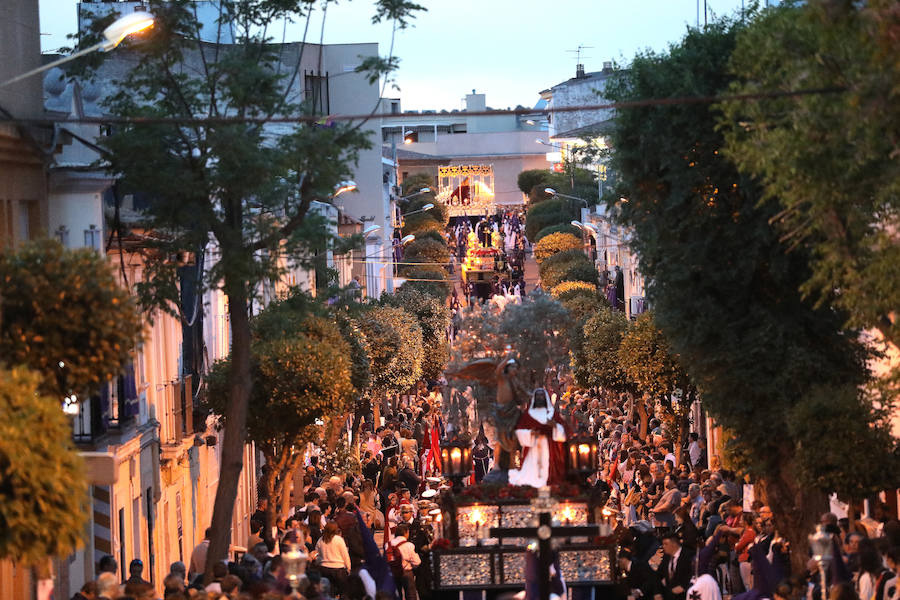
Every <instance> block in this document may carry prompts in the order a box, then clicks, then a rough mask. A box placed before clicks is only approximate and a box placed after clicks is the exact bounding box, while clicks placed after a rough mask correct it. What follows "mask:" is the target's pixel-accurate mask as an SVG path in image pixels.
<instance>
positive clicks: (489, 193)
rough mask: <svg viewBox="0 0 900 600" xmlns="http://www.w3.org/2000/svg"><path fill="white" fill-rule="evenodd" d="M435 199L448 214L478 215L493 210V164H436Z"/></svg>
mask: <svg viewBox="0 0 900 600" xmlns="http://www.w3.org/2000/svg"><path fill="white" fill-rule="evenodd" d="M436 197H437V199H438V200H440V201H441V202H443V203H444V204H446V205H447V208H448V209H449V211H450V216H451V217H477V216H485V215H490V214H493V213H494V212H496V210H497V207H496V205H495V202H494V167H493V165H447V166H443V167H438V193H437V195H436Z"/></svg>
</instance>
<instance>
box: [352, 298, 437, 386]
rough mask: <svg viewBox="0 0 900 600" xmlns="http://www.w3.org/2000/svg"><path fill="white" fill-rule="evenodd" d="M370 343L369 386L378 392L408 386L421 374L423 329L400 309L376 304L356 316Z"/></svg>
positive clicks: (413, 317) (412, 384)
mask: <svg viewBox="0 0 900 600" xmlns="http://www.w3.org/2000/svg"><path fill="white" fill-rule="evenodd" d="M358 322H359V328H360V329H361V330H362V332H363V333H364V334H365V336H366V340H367V341H368V343H369V358H370V359H371V361H372V367H371V369H372V388H373V390H374V391H376V392H378V393H381V394H395V393H399V392H402V391H403V390H406V389H409V388H411V387H412V386H414V385H415V384H416V382H417V381H419V379H420V378H421V376H422V328H421V327H420V326H419V323H418V321H417V320H416V317H415V316H414V315H411V314H410V313H408V312H406V311H405V310H403V309H402V308H396V307H393V306H376V307H374V308H371V309H369V310H366V311H365V312H363V313H362V314H361V315H360V317H359V320H358Z"/></svg>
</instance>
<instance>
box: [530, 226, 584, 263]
mask: <svg viewBox="0 0 900 600" xmlns="http://www.w3.org/2000/svg"><path fill="white" fill-rule="evenodd" d="M583 246H584V243H583V242H582V240H581V238H579V237H577V236H574V235H572V234H569V233H551V234H550V235H547V236H544V237H542V238H541V239H540V240H539V241H538V242H537V243H536V244H535V245H534V259H535V260H536V261H537V262H538V264H540V263H541V262H542V261H543V260H544V259H545V258H549V257H551V256H553V255H554V254H556V253H557V252H564V251H566V250H580V249H581V248H582V247H583Z"/></svg>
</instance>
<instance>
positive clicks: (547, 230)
mask: <svg viewBox="0 0 900 600" xmlns="http://www.w3.org/2000/svg"><path fill="white" fill-rule="evenodd" d="M551 233H568V234H570V235H573V236H575V237H580V236H581V230H580V229H578V228H577V227H575V226H574V225H572V224H571V223H561V224H557V225H550V226H548V227H544V228H543V229H541V230H540V231H538V232H537V234H535V236H534V241H533V243H535V244H537V243H538V242H540V241H541V240H542V239H544V237H545V236H548V235H550V234H551ZM529 239H530V238H529Z"/></svg>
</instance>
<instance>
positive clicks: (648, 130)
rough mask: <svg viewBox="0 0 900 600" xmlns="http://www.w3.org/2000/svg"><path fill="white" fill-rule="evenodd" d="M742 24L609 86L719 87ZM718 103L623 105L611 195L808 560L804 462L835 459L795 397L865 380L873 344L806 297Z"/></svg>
mask: <svg viewBox="0 0 900 600" xmlns="http://www.w3.org/2000/svg"><path fill="white" fill-rule="evenodd" d="M742 27H743V25H742V24H741V22H732V21H727V20H726V21H719V22H716V23H714V24H712V25H710V26H709V27H707V28H705V29H704V30H703V31H698V30H693V29H691V30H689V31H688V33H687V35H686V36H685V38H684V39H683V40H682V41H681V43H679V44H676V45H673V46H672V47H671V48H670V49H669V50H668V51H667V52H666V53H664V54H653V53H645V54H640V55H638V56H636V57H635V59H634V60H633V62H632V64H631V66H630V68H629V69H627V70H622V71H618V72H617V73H616V74H614V75H613V77H612V78H611V79H610V80H609V81H608V84H607V87H606V94H607V96H608V97H609V98H610V99H611V100H613V101H616V102H628V101H632V100H638V99H645V98H651V97H683V96H714V95H716V94H719V93H721V92H722V91H723V90H726V89H727V88H728V86H729V84H730V83H731V80H732V77H731V76H730V75H729V72H728V68H727V61H728V59H729V57H730V55H731V53H732V51H733V50H734V48H735V43H736V37H737V33H738V31H739V30H740V29H741V28H742ZM718 117H719V113H718V111H717V110H716V109H715V108H714V107H711V106H708V105H705V104H690V103H689V104H672V105H666V106H639V107H633V108H627V109H623V110H621V111H619V112H618V113H617V116H616V121H615V123H616V127H615V130H614V133H613V135H612V146H613V147H614V148H615V149H616V151H615V153H613V155H612V161H613V170H615V171H616V172H617V173H618V175H619V178H620V180H619V185H620V192H621V195H623V196H625V197H627V198H628V200H629V201H628V202H627V203H615V204H613V203H610V205H609V207H608V208H609V209H610V211H611V212H615V211H618V214H619V218H620V220H621V221H622V222H623V223H624V224H626V225H628V226H630V227H632V228H633V232H634V237H633V241H632V243H633V247H634V249H635V251H636V252H637V254H638V257H639V260H640V264H641V268H642V270H643V272H644V274H645V275H646V278H647V292H648V296H649V298H650V300H651V302H652V304H653V306H654V320H655V323H656V325H657V326H658V327H659V328H660V329H661V330H662V331H663V333H664V334H665V337H666V339H667V340H668V341H669V342H670V344H671V346H672V350H673V351H674V352H676V353H677V354H678V355H679V357H680V359H681V364H682V365H683V366H684V368H685V370H686V371H687V372H688V374H689V375H690V377H691V379H692V380H693V381H695V382H696V384H697V386H698V388H699V389H700V390H701V392H702V394H703V400H704V405H705V406H706V408H707V409H708V410H709V412H710V414H711V415H712V416H713V417H715V419H716V421H717V422H718V423H719V424H721V425H723V426H725V427H726V428H727V429H729V430H730V431H732V432H733V433H734V435H735V437H734V440H733V447H734V448H736V449H737V450H738V451H739V452H738V454H740V456H741V457H742V458H743V461H742V462H741V464H740V466H741V467H742V468H743V469H745V470H746V471H748V472H750V473H752V474H754V475H756V476H757V477H759V478H760V479H759V480H758V481H759V486H760V487H759V490H760V493H761V496H762V497H765V498H766V499H767V500H768V501H769V502H770V504H772V505H773V510H775V512H776V515H777V516H778V518H779V523H778V524H779V528H780V530H782V531H783V532H784V533H785V535H786V536H787V537H788V538H789V539H790V540H791V543H792V545H794V547H795V552H794V554H795V555H797V558H796V561H795V564H796V565H797V566H798V567H799V566H800V564H799V563H800V562H802V558H803V557H804V555H805V552H804V551H803V550H804V549H805V545H806V533H807V532H808V531H809V529H810V528H811V526H812V524H813V522H814V517H815V513H816V511H817V510H818V509H819V507H820V504H819V503H820V502H824V496H823V495H822V493H823V492H824V491H825V490H821V489H811V488H808V487H803V486H802V485H800V484H799V481H800V479H803V476H800V475H799V473H800V472H804V471H806V472H808V474H809V477H810V478H811V479H818V476H817V474H821V472H822V469H823V468H825V465H824V464H823V463H820V462H818V461H812V462H807V461H805V460H804V455H802V454H798V453H797V448H798V443H799V442H800V441H801V440H802V439H804V436H803V435H801V434H800V432H799V431H798V430H797V428H798V427H806V428H809V429H810V430H816V431H818V430H821V429H822V427H823V424H822V422H821V420H815V421H810V422H807V423H805V424H800V423H795V422H792V420H791V416H792V411H793V410H794V407H796V406H798V405H802V404H803V403H804V402H806V401H807V400H808V398H809V397H810V394H811V393H812V390H813V389H814V388H816V387H819V386H824V387H826V388H828V389H831V390H834V391H837V390H839V389H841V388H843V387H844V386H847V385H851V386H854V385H859V384H861V383H863V382H864V380H865V377H866V372H865V366H864V362H863V358H864V352H863V348H862V347H861V345H860V344H859V343H858V341H857V337H856V336H855V335H853V334H848V333H847V332H844V331H842V324H843V322H844V319H843V317H842V316H841V315H839V314H837V313H836V312H835V311H833V310H832V309H831V308H830V307H822V308H816V307H815V306H813V304H812V303H811V302H810V301H804V299H803V298H802V297H801V294H800V293H799V291H798V286H799V285H800V284H801V283H802V282H803V281H806V280H807V279H808V277H809V275H810V271H809V268H808V262H807V258H808V257H807V255H806V253H805V252H803V251H802V249H795V251H793V252H787V251H786V250H787V248H786V247H785V246H784V245H783V244H782V243H781V241H780V239H779V237H780V236H779V233H778V232H777V231H776V230H775V228H774V227H773V226H772V225H771V224H770V223H771V220H772V219H773V217H775V216H776V215H777V213H778V212H779V210H780V208H779V206H778V205H777V203H776V202H774V201H772V200H766V199H765V198H764V197H763V194H762V192H761V190H760V189H759V188H758V187H757V186H756V184H755V183H754V182H753V180H751V179H750V177H749V176H747V175H744V174H742V173H740V172H739V171H738V169H737V168H736V167H735V165H734V164H733V163H732V162H731V161H730V160H729V159H728V158H727V157H725V156H724V155H723V153H722V152H721V150H722V148H723V145H724V141H725V140H724V138H723V134H722V133H721V130H720V129H719V128H717V121H718ZM856 401H857V402H861V401H862V399H861V397H859V396H858V397H857V399H856ZM859 414H860V413H859V412H857V413H855V415H856V416H859ZM862 414H863V415H865V414H866V413H865V411H862ZM866 421H867V423H868V424H869V425H870V427H867V428H862V429H861V430H860V433H865V431H875V429H876V427H875V425H876V423H875V422H874V416H873V415H872V414H871V413H868V418H867V419H866ZM863 430H864V431H863ZM866 435H868V434H866ZM845 443H847V446H846V447H847V448H850V447H853V446H854V445H855V443H850V442H845ZM861 443H862V441H861ZM862 445H863V447H867V448H871V447H872V446H870V445H869V444H868V443H862ZM891 451H892V450H891V449H890V448H884V449H883V452H882V453H880V454H879V455H877V456H879V458H876V457H875V455H873V456H872V457H871V458H862V457H859V458H860V460H855V461H853V463H852V464H851V463H847V464H846V466H847V467H848V468H847V469H846V471H845V472H844V473H843V476H844V477H846V478H847V480H848V481H851V480H855V481H859V480H860V479H861V478H863V477H862V475H861V472H862V471H863V470H864V469H865V467H868V466H870V467H871V468H872V471H871V475H873V476H877V474H876V471H880V472H882V473H883V472H884V471H885V469H884V468H883V467H884V465H883V463H880V461H881V460H882V458H883V457H884V456H889V455H891ZM801 461H802V462H801ZM863 465H865V467H864V466H863Z"/></svg>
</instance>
